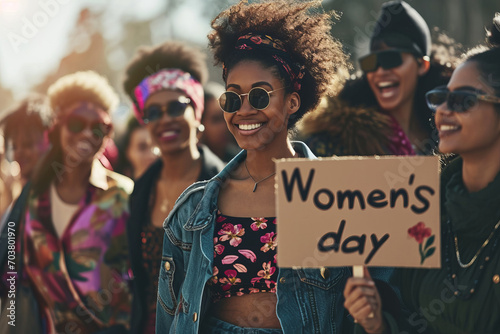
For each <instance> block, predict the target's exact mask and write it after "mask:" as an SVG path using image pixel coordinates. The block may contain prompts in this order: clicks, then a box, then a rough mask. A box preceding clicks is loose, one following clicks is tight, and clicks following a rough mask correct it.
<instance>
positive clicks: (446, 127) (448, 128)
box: [439, 125, 458, 131]
mask: <svg viewBox="0 0 500 334" xmlns="http://www.w3.org/2000/svg"><path fill="white" fill-rule="evenodd" d="M457 129H458V126H456V125H441V126H440V127H439V130H441V131H453V130H457Z"/></svg>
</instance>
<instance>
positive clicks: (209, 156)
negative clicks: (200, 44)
mask: <svg viewBox="0 0 500 334" xmlns="http://www.w3.org/2000/svg"><path fill="white" fill-rule="evenodd" d="M207 76H208V71H207V68H206V63H205V57H204V56H203V54H202V53H201V52H200V51H198V50H197V49H195V48H193V47H190V46H188V45H186V44H184V43H181V42H175V41H170V42H165V43H163V44H160V45H157V46H153V47H142V48H140V49H139V50H138V51H137V53H136V55H135V57H134V59H132V61H131V62H130V64H129V65H128V67H127V69H126V77H125V81H124V88H125V91H126V92H127V94H128V96H129V97H130V98H131V100H132V101H133V103H134V111H135V115H136V117H137V119H138V121H139V122H140V123H142V124H145V125H146V128H147V129H148V130H149V133H150V135H151V138H152V141H153V144H154V145H155V146H157V147H158V148H159V150H160V158H159V159H158V160H157V161H156V162H153V164H152V165H151V166H150V167H149V168H148V169H147V170H146V172H144V174H143V175H142V176H141V177H140V178H139V179H138V180H136V183H135V187H134V192H133V193H132V195H131V199H130V219H129V221H128V223H127V235H128V242H129V251H130V257H131V266H132V272H133V274H134V281H133V294H134V299H133V304H132V320H131V321H132V322H131V332H132V333H154V330H155V315H156V293H157V290H158V288H157V284H158V271H159V266H160V262H161V246H162V242H163V234H164V233H163V229H162V224H163V220H164V219H165V218H166V217H167V215H168V213H169V212H170V210H171V209H172V207H173V205H174V202H175V200H176V199H177V197H179V195H180V194H181V193H182V191H183V190H184V189H185V188H187V187H188V186H189V185H191V184H192V183H193V182H195V181H198V180H206V179H210V178H211V177H213V176H214V175H215V174H217V173H218V172H219V171H220V170H221V169H222V167H223V166H224V164H223V162H222V161H221V160H220V159H219V158H217V156H216V155H215V154H213V153H212V152H211V151H210V150H209V149H208V148H207V147H204V146H198V145H197V143H198V139H197V131H198V127H199V126H200V122H201V116H202V113H203V109H204V108H203V107H204V106H203V104H204V103H203V88H202V84H203V83H204V82H205V81H206V79H207Z"/></svg>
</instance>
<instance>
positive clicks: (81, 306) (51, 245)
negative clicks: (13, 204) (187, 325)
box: [24, 184, 131, 334]
mask: <svg viewBox="0 0 500 334" xmlns="http://www.w3.org/2000/svg"><path fill="white" fill-rule="evenodd" d="M128 215H129V213H128V194H127V192H125V191H124V190H123V189H122V188H120V187H118V186H116V185H115V186H111V187H109V188H108V189H107V190H104V189H101V188H98V187H95V186H93V185H91V184H89V186H88V188H87V192H86V195H85V196H84V198H83V199H82V200H81V202H80V203H79V207H78V209H77V211H76V213H75V214H74V215H73V217H72V219H71V220H70V222H69V224H68V225H67V227H66V228H65V230H64V233H63V234H62V235H61V238H59V237H58V236H57V234H56V232H55V229H54V226H53V222H52V212H51V205H50V193H49V191H46V192H45V193H42V194H40V195H38V196H34V195H31V196H30V198H29V199H28V210H27V213H26V216H25V219H26V221H25V231H24V240H25V263H26V265H25V268H26V271H27V274H28V278H29V280H30V281H31V285H32V286H33V287H34V289H35V290H36V295H37V300H38V302H39V305H40V309H41V310H42V312H43V313H44V317H45V319H46V322H47V327H48V328H47V332H49V333H53V332H57V333H63V332H65V331H66V330H67V329H68V328H72V330H74V332H79V333H82V334H86V333H95V332H97V331H99V330H101V329H103V328H106V327H109V326H112V325H123V326H125V327H127V326H128V323H129V318H130V311H131V296H130V291H129V287H128V285H129V281H128V280H129V277H128V270H129V265H128V260H127V259H128V253H127V246H126V235H125V222H126V220H127V218H128Z"/></svg>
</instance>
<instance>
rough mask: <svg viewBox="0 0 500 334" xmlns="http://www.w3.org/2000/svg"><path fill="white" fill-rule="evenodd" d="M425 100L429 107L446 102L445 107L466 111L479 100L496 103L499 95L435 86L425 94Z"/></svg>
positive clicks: (433, 109) (499, 99)
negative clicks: (450, 89) (451, 90)
mask: <svg viewBox="0 0 500 334" xmlns="http://www.w3.org/2000/svg"><path fill="white" fill-rule="evenodd" d="M425 100H426V101H427V105H428V106H429V109H431V110H432V111H436V109H437V108H438V107H439V106H440V105H442V104H443V103H445V102H446V107H447V108H448V110H450V111H454V112H459V113H460V112H466V111H467V110H469V109H470V108H472V107H474V106H475V105H476V104H477V102H478V101H479V100H481V101H486V102H491V103H495V104H498V103H500V97H497V96H493V95H486V94H477V93H474V92H468V91H465V90H457V91H453V92H450V91H449V90H447V89H446V88H436V89H433V90H431V91H429V92H427V93H426V94H425Z"/></svg>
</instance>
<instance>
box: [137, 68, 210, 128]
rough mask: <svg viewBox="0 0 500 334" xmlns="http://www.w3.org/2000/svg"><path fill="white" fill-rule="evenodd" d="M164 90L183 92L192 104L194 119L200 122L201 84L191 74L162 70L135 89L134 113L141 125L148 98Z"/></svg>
mask: <svg viewBox="0 0 500 334" xmlns="http://www.w3.org/2000/svg"><path fill="white" fill-rule="evenodd" d="M165 89H170V90H181V91H182V92H184V93H185V94H186V95H187V96H188V97H189V98H190V99H191V101H192V103H193V107H194V112H195V117H196V119H197V120H201V114H202V113H203V108H204V102H203V101H204V100H203V86H202V85H201V83H200V82H199V81H198V80H196V79H195V78H193V77H192V76H191V74H189V73H186V72H184V71H181V70H179V69H163V70H160V71H159V72H156V73H155V74H153V75H150V76H149V77H146V78H145V79H144V80H142V81H141V83H140V84H139V85H138V86H137V87H135V90H134V96H135V101H134V112H135V115H136V117H137V119H138V121H139V122H140V123H141V124H144V123H143V121H142V116H143V113H144V105H145V104H146V100H147V99H148V97H149V96H150V95H151V94H153V93H156V92H158V91H160V90H165Z"/></svg>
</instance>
